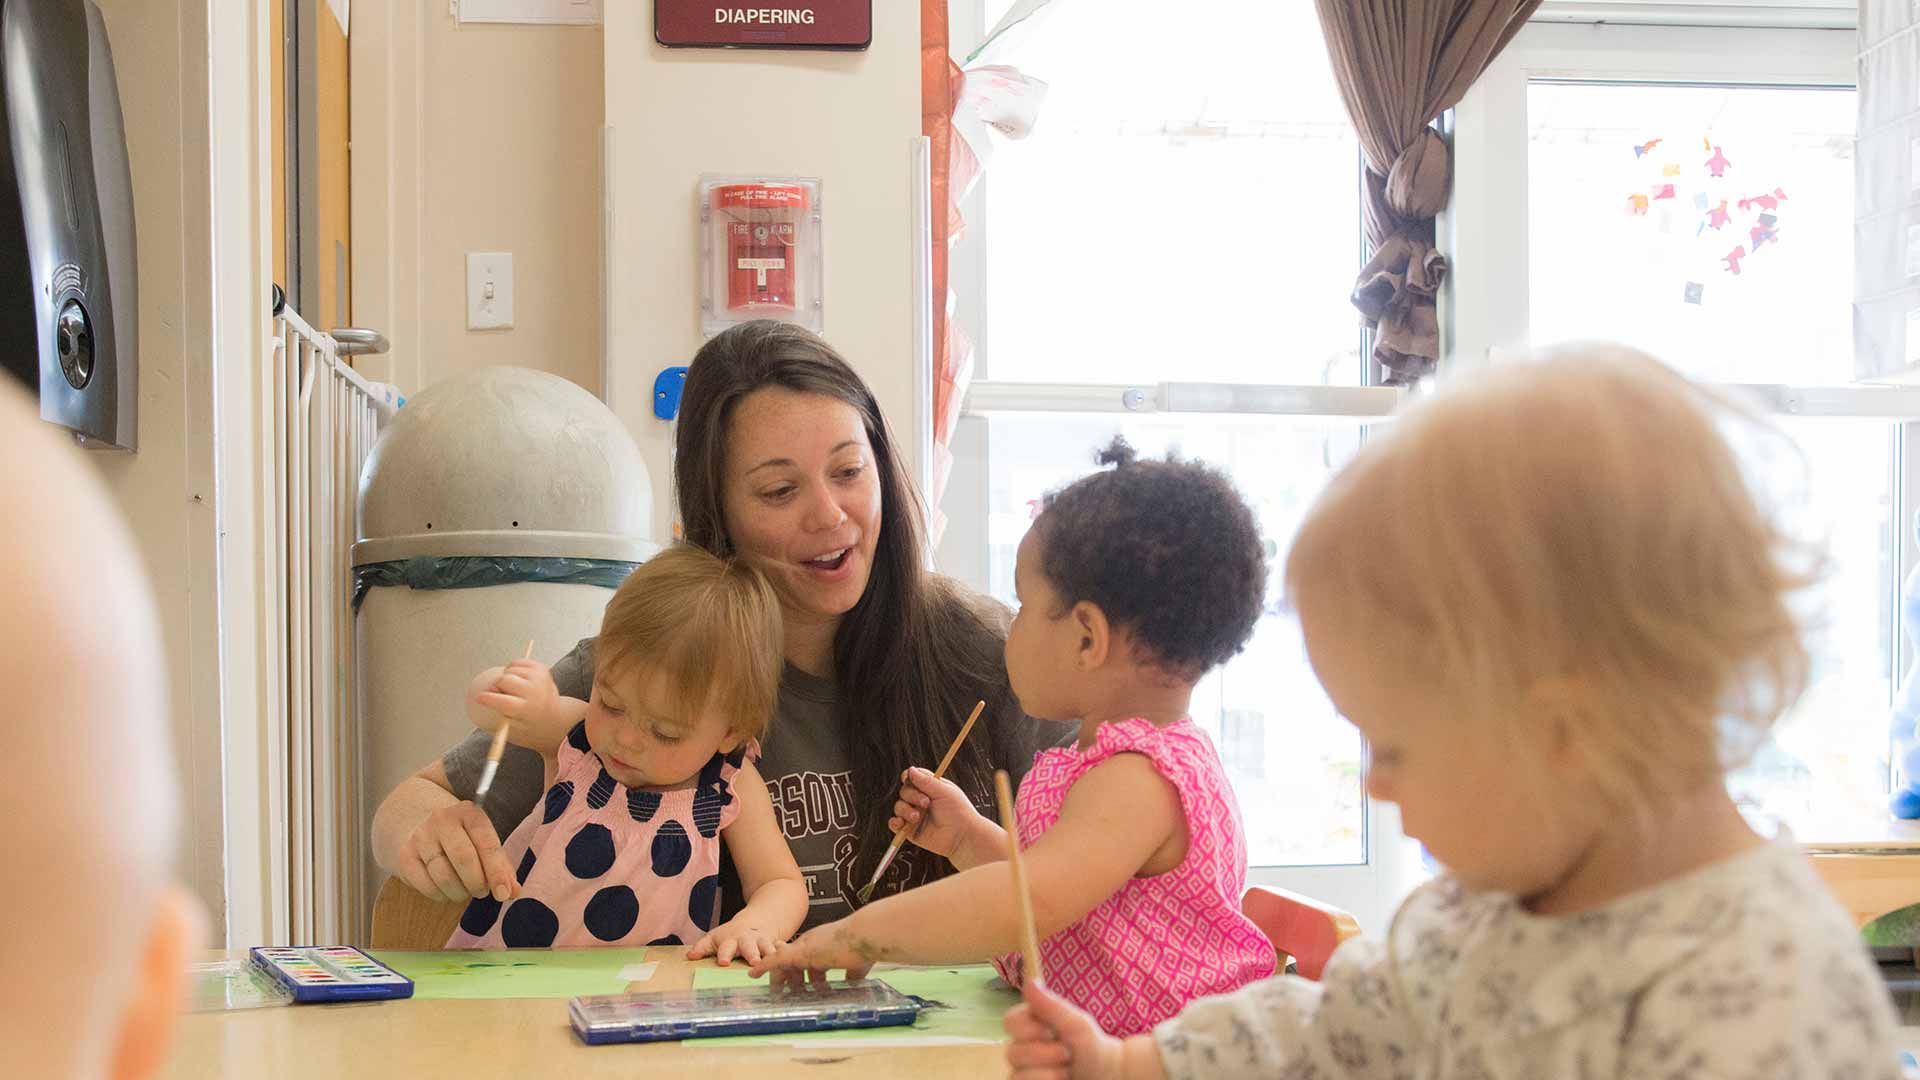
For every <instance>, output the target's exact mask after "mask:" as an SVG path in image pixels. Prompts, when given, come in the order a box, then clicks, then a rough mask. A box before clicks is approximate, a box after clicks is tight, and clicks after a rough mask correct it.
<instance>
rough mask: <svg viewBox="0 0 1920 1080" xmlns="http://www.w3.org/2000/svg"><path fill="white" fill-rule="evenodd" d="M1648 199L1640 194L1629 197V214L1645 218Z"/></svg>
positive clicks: (1636, 193)
mask: <svg viewBox="0 0 1920 1080" xmlns="http://www.w3.org/2000/svg"><path fill="white" fill-rule="evenodd" d="M1647 205H1648V204H1647V197H1646V196H1645V195H1642V194H1640V193H1638V192H1635V193H1634V194H1632V195H1629V196H1627V213H1629V214H1634V215H1641V216H1644V215H1645V214H1646V212H1647Z"/></svg>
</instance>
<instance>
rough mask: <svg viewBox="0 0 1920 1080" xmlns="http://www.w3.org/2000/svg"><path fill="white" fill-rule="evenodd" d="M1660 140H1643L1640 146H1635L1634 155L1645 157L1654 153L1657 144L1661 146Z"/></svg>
mask: <svg viewBox="0 0 1920 1080" xmlns="http://www.w3.org/2000/svg"><path fill="white" fill-rule="evenodd" d="M1660 142H1661V140H1659V139H1648V140H1647V141H1646V142H1643V143H1641V144H1640V145H1639V146H1636V147H1634V148H1633V156H1634V157H1644V156H1646V155H1647V154H1651V153H1653V148H1654V147H1656V146H1659V145H1660Z"/></svg>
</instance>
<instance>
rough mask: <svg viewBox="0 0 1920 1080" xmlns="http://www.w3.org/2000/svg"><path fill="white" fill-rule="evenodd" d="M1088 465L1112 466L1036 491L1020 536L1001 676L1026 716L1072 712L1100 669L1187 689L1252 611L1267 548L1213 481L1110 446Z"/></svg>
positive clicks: (1227, 650)
mask: <svg viewBox="0 0 1920 1080" xmlns="http://www.w3.org/2000/svg"><path fill="white" fill-rule="evenodd" d="M1098 460H1099V462H1100V464H1102V465H1109V464H1110V465H1113V466H1115V467H1114V468H1112V469H1109V470H1106V471H1103V472H1097V473H1094V474H1093V475H1091V476H1087V477H1083V478H1082V479H1080V480H1078V481H1075V482H1074V483H1072V484H1070V485H1068V486H1067V487H1066V488H1064V489H1062V490H1060V491H1058V492H1055V493H1053V494H1050V495H1048V496H1047V498H1046V501H1045V505H1044V509H1043V510H1042V511H1041V513H1040V516H1039V517H1038V518H1037V519H1035V521H1034V523H1033V527H1032V528H1031V529H1029V530H1027V535H1026V538H1025V539H1023V540H1022V541H1021V542H1020V551H1019V558H1018V563H1017V565H1016V567H1015V570H1014V585H1015V589H1016V591H1017V592H1018V594H1019V599H1020V611H1019V614H1018V615H1017V616H1016V617H1015V618H1014V621H1013V628H1012V630H1011V631H1010V632H1009V633H1008V635H1007V675H1008V677H1009V678H1010V679H1011V680H1012V683H1013V690H1014V693H1015V694H1016V695H1017V696H1018V697H1019V698H1020V704H1021V706H1022V708H1024V709H1025V710H1026V712H1027V713H1028V714H1029V715H1031V716H1036V717H1041V718H1044V719H1059V720H1064V719H1072V718H1076V717H1080V716H1083V715H1085V713H1084V711H1082V710H1084V709H1085V707H1086V702H1084V701H1083V700H1076V699H1077V698H1078V697H1079V696H1080V695H1081V693H1082V692H1083V691H1084V690H1085V686H1084V685H1083V681H1084V679H1085V678H1086V677H1100V673H1101V672H1107V673H1109V674H1112V673H1114V672H1116V671H1117V672H1118V673H1119V674H1121V675H1122V676H1126V677H1133V676H1135V675H1137V676H1140V677H1144V678H1145V679H1146V680H1148V681H1149V682H1152V683H1156V684H1159V685H1164V686H1173V687H1187V688H1190V687H1191V686H1192V685H1193V684H1194V683H1195V682H1197V681H1199V679H1200V676H1202V675H1204V674H1206V672H1207V670H1208V669H1210V668H1212V667H1214V666H1215V665H1217V664H1220V663H1223V662H1225V661H1226V660H1227V659H1228V658H1230V657H1232V656H1233V655H1234V654H1235V653H1238V652H1239V651H1240V650H1241V648H1243V647H1244V646H1245V645H1246V643H1247V639H1248V638H1250V637H1252V636H1253V627H1254V623H1255V622H1256V621H1257V620H1258V619H1259V617H1260V606H1261V602H1262V600H1263V597H1264V594H1265V591H1266V582H1267V557H1266V552H1265V549H1264V546H1263V543H1262V541H1261V538H1260V530H1259V527H1258V526H1257V525H1255V523H1254V520H1253V512H1252V511H1251V510H1249V509H1248V508H1247V504H1246V502H1245V501H1243V500H1242V499H1241V498H1240V496H1239V494H1238V493H1237V492H1235V491H1234V489H1233V484H1232V483H1231V482H1230V481H1228V480H1227V478H1226V477H1225V476H1223V475H1222V474H1221V473H1219V472H1217V471H1215V470H1213V469H1210V468H1207V467H1206V466H1205V465H1201V464H1198V463H1194V462H1184V461H1175V460H1166V461H1140V460H1137V459H1136V457H1135V455H1134V452H1133V449H1132V448H1131V447H1129V446H1128V445H1127V443H1126V441H1125V440H1124V439H1119V438H1116V439H1115V440H1114V441H1113V443H1112V445H1110V446H1109V447H1108V448H1107V449H1106V450H1104V451H1102V452H1101V453H1100V455H1099V457H1098Z"/></svg>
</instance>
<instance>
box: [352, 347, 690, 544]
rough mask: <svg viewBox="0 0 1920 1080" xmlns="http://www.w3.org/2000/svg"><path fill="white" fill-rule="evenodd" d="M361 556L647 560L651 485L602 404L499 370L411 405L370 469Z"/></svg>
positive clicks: (538, 374) (378, 445)
mask: <svg viewBox="0 0 1920 1080" xmlns="http://www.w3.org/2000/svg"><path fill="white" fill-rule="evenodd" d="M359 516H360V535H359V542H358V543H356V544H355V545H354V547H353V563H354V565H356V566H359V565H364V564H366V563H374V562H387V561H390V560H393V559H406V558H412V557H414V556H416V555H528V556H564V557H573V558H589V559H626V560H630V561H635V562H638V561H641V560H643V559H645V558H646V557H647V556H648V555H650V554H652V553H653V552H654V551H655V550H657V548H658V545H657V544H654V543H652V542H651V541H650V540H649V539H648V536H647V532H648V529H649V527H650V523H651V521H652V516H653V487H652V481H651V480H649V478H648V476H647V468H646V463H645V462H644V461H642V460H641V457H640V448H639V447H638V446H636V445H634V441H633V436H632V435H630V434H628V432H627V429H626V426H625V425H623V424H622V423H621V422H620V419H619V418H618V417H616V416H615V415H614V414H613V411H612V410H610V409H608V408H607V407H606V405H605V404H603V403H602V402H601V401H600V399H599V398H596V397H594V396H593V395H592V394H589V393H588V392H587V391H585V390H583V389H581V388H580V387H578V386H576V385H574V384H573V383H571V382H568V381H567V380H566V379H563V378H561V377H559V376H557V375H550V374H547V373H546V372H542V371H533V370H530V369H528V368H519V367H490V368H482V369H480V370H478V371H474V372H469V373H467V374H463V375H457V376H454V377H453V378H449V379H444V380H442V381H440V382H437V383H434V384H433V385H432V386H429V387H427V388H426V389H425V390H422V391H421V392H420V393H419V394H416V395H414V396H412V397H410V398H408V399H407V404H406V407H405V408H403V409H401V410H400V411H399V412H398V414H396V416H395V417H394V419H393V420H392V421H391V422H390V423H389V424H388V425H387V428H386V430H385V431H383V432H381V434H380V438H379V439H378V440H377V441H376V442H375V443H374V445H373V452H372V453H371V454H370V455H368V457H367V462H366V465H365V466H364V467H363V468H362V469H361V472H360V515H359Z"/></svg>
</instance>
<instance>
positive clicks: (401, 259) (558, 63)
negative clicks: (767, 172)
mask: <svg viewBox="0 0 1920 1080" xmlns="http://www.w3.org/2000/svg"><path fill="white" fill-rule="evenodd" d="M614 6H625V5H624V4H623V5H614ZM633 6H635V7H639V6H643V5H639V4H637V3H636V4H634V5H633ZM600 38H601V34H600V29H599V28H598V27H565V26H499V25H475V24H467V25H464V26H462V25H460V24H458V23H457V22H455V20H454V17H453V15H451V14H449V13H448V11H447V5H445V4H443V3H424V2H422V0H359V2H357V3H355V4H354V5H353V24H352V36H351V38H350V41H349V53H350V57H351V61H350V62H351V65H352V67H351V71H352V74H351V83H352V88H353V89H352V131H353V163H352V190H353V260H354V264H353V278H354V297H353V311H354V321H355V322H356V323H358V324H360V325H362V326H368V327H372V328H374V329H377V330H380V331H382V332H384V333H385V334H386V335H387V336H388V337H389V338H390V339H391V340H392V342H393V351H392V353H391V354H390V355H389V356H388V357H385V358H380V357H366V358H362V359H361V361H360V362H359V365H358V366H359V367H360V369H361V370H362V371H363V372H364V373H366V374H367V375H369V376H370V377H372V378H374V379H380V380H385V381H390V382H394V383H396V384H397V385H399V386H400V387H401V389H402V390H403V391H405V392H407V393H413V392H417V391H418V390H420V389H421V388H422V387H423V386H426V385H429V384H431V383H432V382H434V381H435V380H437V379H440V378H444V377H446V376H448V375H452V374H456V373H458V372H461V371H465V370H468V369H471V368H476V367H483V366H487V365H491V364H517V365H520V366H523V367H530V368H537V369H539V370H543V371H550V372H553V373H554V374H557V375H561V376H563V377H565V378H567V379H570V380H572V381H573V382H575V383H578V384H579V385H581V386H583V387H585V388H586V389H588V390H590V391H593V392H594V393H599V392H600V389H601V387H600V352H601V347H600V333H601V313H600V296H601V257H600V235H601V230H600V205H601V199H600V127H601V101H602V93H601V83H602V79H601V66H600V65H601V44H600ZM470 251H510V252H512V253H513V260H514V265H513V270H514V326H513V328H512V329H510V330H487V331H469V330H468V329H467V328H466V325H467V321H466V295H467V294H466V255H467V252H470Z"/></svg>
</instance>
